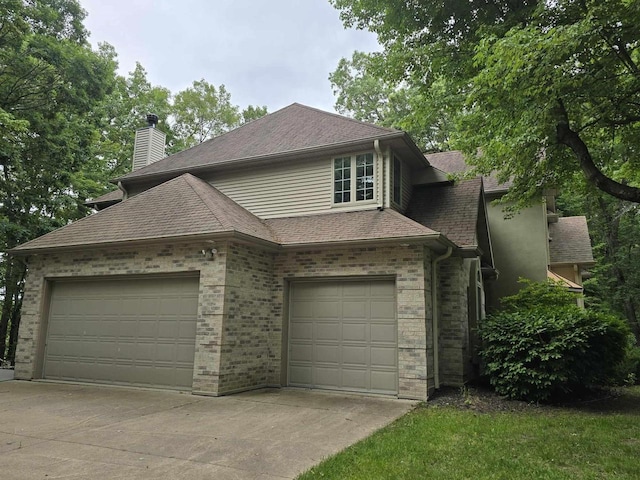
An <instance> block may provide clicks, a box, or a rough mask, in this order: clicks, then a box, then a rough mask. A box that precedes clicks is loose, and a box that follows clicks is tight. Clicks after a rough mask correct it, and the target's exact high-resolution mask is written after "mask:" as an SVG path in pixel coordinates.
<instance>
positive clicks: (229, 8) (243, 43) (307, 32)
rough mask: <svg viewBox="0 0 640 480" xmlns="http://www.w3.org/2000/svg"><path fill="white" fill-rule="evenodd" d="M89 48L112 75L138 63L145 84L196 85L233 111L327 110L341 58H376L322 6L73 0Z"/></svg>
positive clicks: (366, 42) (231, 0)
mask: <svg viewBox="0 0 640 480" xmlns="http://www.w3.org/2000/svg"><path fill="white" fill-rule="evenodd" d="M81 4H82V6H83V7H84V8H85V10H87V12H88V17H87V19H86V20H85V25H86V27H87V29H88V30H89V31H90V32H91V37H90V41H91V42H92V43H93V44H96V43H97V42H103V41H106V42H108V43H110V44H111V45H113V46H114V47H115V49H116V52H117V53H118V58H119V63H120V72H121V73H123V74H125V73H127V72H130V71H131V70H133V68H134V66H135V62H136V61H139V62H140V63H141V64H142V65H143V66H144V67H145V69H146V70H147V73H148V78H149V80H150V81H151V82H152V83H153V84H155V85H162V86H164V87H167V88H169V89H170V90H171V91H172V92H174V93H176V92H178V91H179V90H181V89H184V88H185V87H187V86H188V85H190V84H191V82H193V81H194V80H199V79H201V78H204V79H205V80H207V81H208V82H210V83H213V84H214V85H220V84H224V85H225V86H226V87H227V90H228V91H229V92H231V99H232V101H233V103H235V104H238V105H240V106H241V107H244V106H246V105H248V104H253V105H267V107H268V108H269V111H274V110H277V109H279V108H281V107H284V106H286V105H288V104H290V103H293V102H299V103H303V104H307V105H310V106H314V107H317V108H321V109H324V110H332V109H333V103H334V98H333V94H332V92H331V85H330V83H329V81H328V79H327V77H328V75H329V73H330V72H332V71H333V70H334V69H335V68H336V66H337V63H338V60H339V59H340V58H341V57H348V56H350V55H351V53H352V52H353V51H354V50H364V51H372V50H377V49H378V48H379V47H378V44H377V42H376V40H375V37H374V36H373V35H372V34H370V33H368V32H362V31H356V30H349V31H347V30H344V28H343V26H342V23H341V22H340V20H339V16H338V11H336V10H335V9H334V8H333V7H332V6H331V5H330V4H329V3H328V1H327V0H215V1H213V0H209V1H207V0H182V1H175V0H173V1H170V0H161V1H157V0H155V1H153V0H110V1H107V2H105V1H104V0H81Z"/></svg>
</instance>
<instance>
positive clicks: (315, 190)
mask: <svg viewBox="0 0 640 480" xmlns="http://www.w3.org/2000/svg"><path fill="white" fill-rule="evenodd" d="M332 175H333V171H332V165H331V161H330V159H327V158H325V159H322V160H314V161H310V162H303V163H302V162H301V163H298V164H296V163H295V162H291V163H287V164H283V165H278V166H271V167H268V168H251V169H246V170H235V171H230V172H224V173H222V172H221V173H217V174H214V175H213V176H212V178H208V179H207V181H209V183H211V184H212V185H213V186H214V187H216V188H217V189H218V190H220V191H221V192H222V193H224V194H225V195H227V196H228V197H229V198H231V199H232V200H233V201H235V202H236V203H238V204H239V205H241V206H242V207H244V208H246V209H247V210H249V211H250V212H251V213H253V214H254V215H256V216H258V217H260V218H276V217H287V216H296V215H309V214H314V213H321V212H324V211H328V210H331V197H332V194H333V192H332V185H333V182H332Z"/></svg>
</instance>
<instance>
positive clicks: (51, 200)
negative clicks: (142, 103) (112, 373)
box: [0, 0, 116, 359]
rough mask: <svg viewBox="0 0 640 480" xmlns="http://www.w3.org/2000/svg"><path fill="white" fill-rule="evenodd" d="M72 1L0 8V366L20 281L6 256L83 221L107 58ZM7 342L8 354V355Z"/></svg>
mask: <svg viewBox="0 0 640 480" xmlns="http://www.w3.org/2000/svg"><path fill="white" fill-rule="evenodd" d="M84 15H85V13H84V11H83V10H82V8H81V7H80V5H79V4H78V2H77V1H75V0H41V1H38V2H23V1H21V0H7V1H4V2H2V4H0V232H1V235H0V251H1V252H3V254H2V256H1V257H0V269H1V270H0V278H1V280H0V289H1V292H2V311H1V313H0V356H2V357H8V358H10V359H13V356H14V354H15V342H16V338H17V333H18V325H19V320H20V315H19V314H20V307H21V301H22V287H23V282H24V276H25V272H26V268H25V264H24V263H23V261H22V260H20V259H17V258H12V257H8V256H7V255H6V254H5V253H4V252H6V250H8V249H10V248H12V247H14V246H16V245H17V244H19V243H22V242H25V241H27V240H30V239H32V238H34V237H36V236H38V235H41V234H44V233H46V232H48V231H50V230H52V229H53V228H55V227H58V226H61V225H64V224H65V223H67V222H68V221H69V220H71V219H75V218H78V217H80V216H82V215H83V214H84V213H85V210H84V209H83V206H82V202H83V201H84V198H85V197H84V193H85V192H84V191H83V185H82V184H74V179H76V178H77V177H76V176H77V175H78V174H79V173H80V172H81V171H82V170H83V168H84V166H85V163H86V161H87V159H91V158H93V156H94V155H93V153H94V150H93V145H95V142H96V140H97V139H98V136H99V130H98V125H99V123H100V122H99V119H97V118H95V116H93V114H92V112H93V107H94V106H95V105H96V102H98V101H100V100H101V99H102V98H103V97H104V96H105V95H106V94H107V93H108V92H109V90H110V89H111V88H112V85H113V80H114V78H115V67H116V63H115V59H114V57H113V54H112V51H110V50H109V49H101V50H99V51H97V52H96V51H93V50H92V49H91V48H90V46H89V44H88V43H87V41H86V31H85V29H84V27H83V25H82V20H83V19H84ZM7 333H9V335H8V339H9V342H8V348H7V342H6V341H7Z"/></svg>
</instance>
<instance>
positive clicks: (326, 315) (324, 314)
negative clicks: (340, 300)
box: [311, 299, 340, 320]
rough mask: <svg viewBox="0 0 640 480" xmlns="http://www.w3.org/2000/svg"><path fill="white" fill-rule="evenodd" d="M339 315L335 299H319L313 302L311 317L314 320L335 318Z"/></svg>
mask: <svg viewBox="0 0 640 480" xmlns="http://www.w3.org/2000/svg"><path fill="white" fill-rule="evenodd" d="M339 317H340V309H339V307H338V305H337V304H336V302H335V299H331V300H326V299H321V300H318V301H316V302H315V303H314V304H313V309H312V315H311V318H314V319H316V320H323V319H326V320H335V319H336V318H339Z"/></svg>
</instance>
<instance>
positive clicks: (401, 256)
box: [16, 242, 469, 399]
mask: <svg viewBox="0 0 640 480" xmlns="http://www.w3.org/2000/svg"><path fill="white" fill-rule="evenodd" d="M206 247H208V248H211V245H209V244H207V243H206V242H191V243H175V244H166V245H147V246H143V247H130V248H111V249H95V250H90V251H89V250H83V251H76V252H62V253H52V254H48V255H35V256H32V257H31V258H30V259H29V272H28V278H27V283H26V287H25V296H24V302H23V310H22V323H21V326H20V334H19V343H18V350H17V354H16V378H19V379H31V378H38V377H39V376H40V374H39V373H38V370H39V369H40V370H41V366H39V363H41V358H39V356H40V357H41V356H42V354H41V353H40V352H39V351H38V349H39V348H40V347H39V344H40V343H41V341H40V340H39V339H40V338H41V335H42V333H43V332H42V331H41V327H42V319H43V318H45V317H46V314H47V312H46V310H47V308H48V306H47V305H46V302H47V301H46V298H47V295H46V291H47V288H46V285H47V280H55V279H56V278H63V277H70V278H82V277H96V276H97V277H103V278H107V277H108V276H114V275H149V274H174V273H176V274H177V273H183V272H193V273H196V272H197V274H199V278H200V284H199V301H198V319H197V331H196V351H195V359H194V377H193V392H194V393H200V394H212V395H219V394H225V393H231V392H235V391H240V390H245V389H250V388H259V387H263V386H268V385H281V384H282V383H284V382H283V378H286V377H283V373H284V372H285V370H286V365H284V366H283V365H282V363H283V361H282V359H283V345H286V339H285V338H284V337H285V335H286V326H287V322H288V319H287V308H286V306H287V305H286V302H287V296H288V285H289V282H290V281H294V280H295V279H312V278H313V279H324V280H327V279H331V278H336V279H339V278H350V277H351V278H372V279H373V278H393V279H394V280H395V284H396V296H397V319H398V379H399V380H398V382H399V384H398V388H399V391H398V395H399V397H401V398H415V399H426V398H427V395H428V393H429V392H430V391H431V389H432V388H433V371H432V370H433V369H432V368H431V365H433V351H432V345H433V344H432V341H431V338H432V336H431V310H432V309H431V280H430V278H431V277H430V275H431V272H430V269H431V258H432V255H431V251H430V250H428V249H426V248H424V247H422V246H418V245H410V246H399V245H397V246H381V247H351V248H335V247H334V248H323V249H314V250H300V251H297V250H289V251H282V250H281V251H277V252H275V251H271V250H266V249H263V248H261V247H257V246H248V245H244V244H238V243H226V242H216V245H215V248H216V249H217V254H216V255H215V257H214V258H205V257H204V256H203V255H202V249H203V248H206ZM468 275H469V274H468V268H466V267H465V263H464V262H463V260H462V259H456V258H452V259H449V260H447V261H444V262H442V263H441V265H440V268H439V276H440V278H441V280H440V298H441V300H440V302H441V306H440V313H441V327H440V333H441V335H440V358H441V359H440V364H441V368H442V370H441V379H442V381H443V383H446V384H459V383H461V382H463V381H464V376H465V373H464V368H465V366H464V363H465V358H466V355H467V352H466V347H465V346H466V345H467V343H466V342H467V341H468V340H467V336H468V332H467V331H466V330H465V325H466V317H467V311H466V285H467V283H468ZM466 282H467V283H466ZM283 367H284V368H283Z"/></svg>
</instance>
